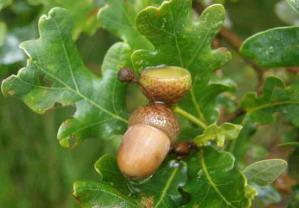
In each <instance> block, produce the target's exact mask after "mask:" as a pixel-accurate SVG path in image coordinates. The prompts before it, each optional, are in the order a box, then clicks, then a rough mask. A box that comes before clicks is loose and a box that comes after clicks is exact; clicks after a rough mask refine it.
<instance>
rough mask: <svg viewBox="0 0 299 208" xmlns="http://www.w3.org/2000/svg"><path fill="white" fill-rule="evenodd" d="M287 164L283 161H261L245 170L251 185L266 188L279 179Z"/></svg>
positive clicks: (244, 172)
mask: <svg viewBox="0 0 299 208" xmlns="http://www.w3.org/2000/svg"><path fill="white" fill-rule="evenodd" d="M287 166H288V164H287V162H286V161H284V160H281V159H269V160H261V161H258V162H255V163H253V164H250V165H249V166H247V167H246V168H245V169H244V170H243V174H244V175H245V176H246V178H247V180H248V182H249V183H255V184H258V185H261V186H266V185H269V184H271V183H273V181H274V180H275V179H276V178H278V177H279V176H280V175H281V174H282V173H283V172H284V171H285V170H286V169H287Z"/></svg>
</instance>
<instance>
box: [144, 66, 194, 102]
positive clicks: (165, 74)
mask: <svg viewBox="0 0 299 208" xmlns="http://www.w3.org/2000/svg"><path fill="white" fill-rule="evenodd" d="M139 83H140V84H141V86H142V87H143V88H144V89H143V91H144V94H145V95H146V96H147V97H148V99H150V100H151V101H160V102H163V103H165V104H167V105H172V104H174V103H176V102H177V101H178V100H179V99H180V98H181V97H182V96H183V95H184V94H185V92H187V91H188V90H189V89H190V88H191V85H192V79H191V74H190V72H189V71H188V70H186V69H184V68H181V67H176V66H165V67H155V68H147V69H144V70H143V71H142V72H141V76H140V79H139Z"/></svg>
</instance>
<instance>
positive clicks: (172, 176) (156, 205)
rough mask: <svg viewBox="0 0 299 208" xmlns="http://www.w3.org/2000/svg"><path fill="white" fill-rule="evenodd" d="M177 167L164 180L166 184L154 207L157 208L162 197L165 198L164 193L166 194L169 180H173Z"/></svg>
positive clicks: (169, 183)
mask: <svg viewBox="0 0 299 208" xmlns="http://www.w3.org/2000/svg"><path fill="white" fill-rule="evenodd" d="M178 170H179V168H175V169H174V171H173V172H172V173H171V175H170V177H169V178H168V180H167V181H166V184H165V186H164V188H163V190H162V193H161V195H160V197H159V199H158V202H157V203H156V204H155V206H154V208H157V207H158V206H159V205H160V204H161V203H162V202H163V199H164V198H165V195H166V194H167V191H168V189H169V187H170V185H171V182H172V181H173V179H174V177H175V175H176V174H177V172H178Z"/></svg>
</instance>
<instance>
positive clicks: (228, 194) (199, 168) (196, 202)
mask: <svg viewBox="0 0 299 208" xmlns="http://www.w3.org/2000/svg"><path fill="white" fill-rule="evenodd" d="M188 169H189V178H190V179H189V181H188V183H187V185H186V186H185V187H184V190H185V191H187V192H188V193H189V194H191V200H190V202H189V203H188V204H187V205H185V207H203V208H210V207H231V208H247V207H248V208H249V207H250V205H251V200H252V199H253V197H254V196H255V194H256V193H255V191H254V190H253V188H252V187H251V186H248V185H247V181H246V178H245V176H244V175H243V174H242V173H241V172H239V171H238V170H237V169H236V167H235V159H234V157H233V155H232V154H230V153H229V152H224V151H217V150H215V149H214V148H212V147H206V148H204V149H201V150H199V153H196V154H195V155H194V156H192V157H191V158H190V159H189V161H188Z"/></svg>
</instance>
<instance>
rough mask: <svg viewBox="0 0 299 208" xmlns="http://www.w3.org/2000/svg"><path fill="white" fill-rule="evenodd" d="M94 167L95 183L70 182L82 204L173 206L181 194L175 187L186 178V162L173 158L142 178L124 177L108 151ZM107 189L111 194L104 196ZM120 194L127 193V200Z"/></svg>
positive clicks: (124, 194)
mask: <svg viewBox="0 0 299 208" xmlns="http://www.w3.org/2000/svg"><path fill="white" fill-rule="evenodd" d="M95 168H96V170H97V172H98V173H99V174H100V175H101V181H100V182H99V183H95V182H76V183H75V185H74V196H75V197H76V198H78V199H79V201H80V203H81V204H82V205H83V207H87V208H89V207H93V206H104V205H105V206H108V205H109V206H116V207H123V206H128V207H147V206H152V207H156V208H158V207H176V206H177V205H178V204H179V203H180V201H181V197H182V196H181V194H180V192H179V188H180V187H182V186H184V185H185V183H186V180H187V169H186V165H185V164H184V163H183V162H177V161H174V160H171V161H166V162H165V163H164V164H163V165H162V167H161V168H159V170H158V171H157V172H156V173H155V174H154V175H153V176H152V177H150V178H149V179H146V180H145V181H143V182H137V181H130V180H129V179H127V178H125V177H124V176H123V175H122V174H121V172H120V171H119V169H118V166H117V164H116V160H115V158H114V157H112V156H109V155H105V156H102V157H101V158H100V159H99V160H98V161H97V162H96V164H95ZM162 178H163V181H161V179H162ZM107 192H108V193H107ZM111 192H112V195H113V196H112V198H111V197H110V200H108V199H109V198H108V197H109V194H111ZM124 196H130V201H128V198H126V197H124ZM117 197H118V199H117V200H114V198H117ZM109 203H110V204H109Z"/></svg>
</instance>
